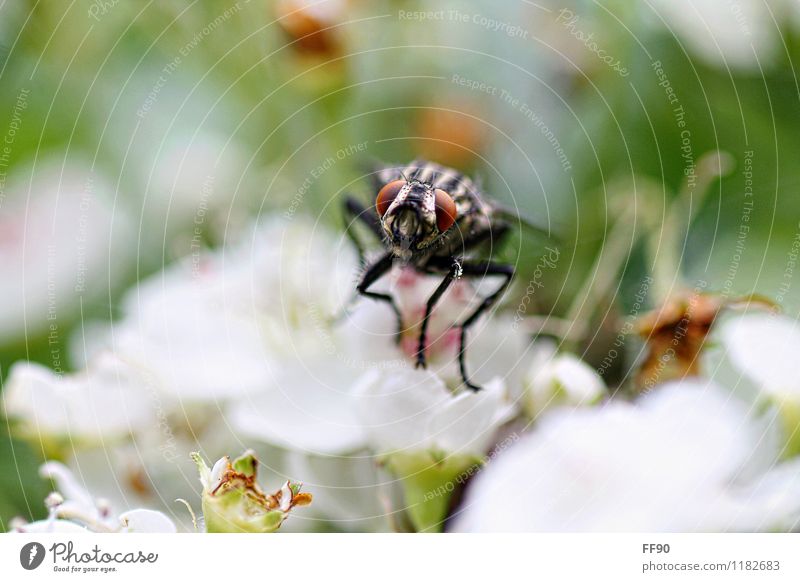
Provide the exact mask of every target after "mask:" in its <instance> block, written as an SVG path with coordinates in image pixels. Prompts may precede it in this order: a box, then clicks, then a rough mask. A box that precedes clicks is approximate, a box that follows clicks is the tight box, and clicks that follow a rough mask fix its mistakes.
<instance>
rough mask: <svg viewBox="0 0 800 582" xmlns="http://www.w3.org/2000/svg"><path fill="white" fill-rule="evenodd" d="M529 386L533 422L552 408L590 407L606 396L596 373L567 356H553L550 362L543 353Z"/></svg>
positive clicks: (528, 402) (527, 400)
mask: <svg viewBox="0 0 800 582" xmlns="http://www.w3.org/2000/svg"><path fill="white" fill-rule="evenodd" d="M545 358H546V359H545ZM526 384H527V390H526V393H525V398H524V403H525V408H526V410H527V412H528V414H529V415H530V416H531V417H534V418H535V417H536V416H537V415H538V414H540V413H541V412H542V411H543V410H545V409H546V408H548V407H550V406H554V405H568V406H581V405H586V404H591V403H594V402H596V401H597V400H599V399H600V398H602V396H603V395H604V394H605V393H606V390H605V384H604V383H603V380H602V379H601V378H600V376H599V375H598V374H597V372H595V370H593V369H592V368H591V367H590V366H589V365H588V364H586V363H585V362H583V361H582V360H580V359H578V358H577V357H575V356H574V355H572V354H566V353H565V354H558V355H556V354H554V353H553V354H551V355H550V357H549V358H547V354H546V353H544V352H543V353H540V355H539V357H538V358H537V359H536V360H535V361H534V362H533V364H532V366H531V369H530V371H529V373H528V377H527V380H526Z"/></svg>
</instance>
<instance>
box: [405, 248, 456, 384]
mask: <svg viewBox="0 0 800 582" xmlns="http://www.w3.org/2000/svg"><path fill="white" fill-rule="evenodd" d="M460 277H461V263H460V262H459V261H458V260H455V259H454V260H453V262H452V264H451V265H450V270H449V271H447V274H446V275H445V276H444V279H442V282H441V283H439V286H438V287H437V288H436V291H434V292H433V295H431V296H430V297H429V298H428V303H427V304H426V305H425V317H423V318H422V325H421V326H420V332H419V347H418V349H417V363H416V367H417V368H419V367H422V368H424V367H425V366H426V362H425V344H427V343H428V320H429V319H430V317H431V313H432V312H433V308H434V307H436V304H437V303H438V302H439V299H441V298H442V295H443V294H444V292H445V291H447V288H448V287H450V285H451V284H452V283H453V281H455V280H457V279H459V278H460Z"/></svg>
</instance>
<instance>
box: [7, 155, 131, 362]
mask: <svg viewBox="0 0 800 582" xmlns="http://www.w3.org/2000/svg"><path fill="white" fill-rule="evenodd" d="M32 172H34V173H33V174H32V175H28V176H25V172H24V171H23V170H15V172H14V173H13V174H12V175H11V176H10V177H9V181H8V184H7V188H6V192H5V196H4V197H3V199H2V204H0V272H3V273H6V274H9V275H8V276H4V277H2V278H0V297H2V298H3V301H2V304H1V305H0V344H3V343H8V342H11V341H14V340H17V339H20V338H22V337H25V336H28V337H30V336H32V335H36V334H40V333H45V332H46V333H47V334H48V340H49V342H50V349H51V359H52V365H53V367H54V368H61V367H62V366H64V365H65V362H64V361H63V359H64V358H65V357H66V354H65V353H63V354H62V353H61V352H62V350H64V349H65V348H64V346H63V345H62V343H61V342H64V338H61V337H60V327H59V326H62V325H63V321H64V320H66V319H69V318H72V317H75V316H76V315H77V313H78V310H79V305H80V300H81V298H83V300H84V301H86V300H87V299H88V298H93V297H98V296H107V295H108V293H109V285H114V284H115V282H116V281H117V280H118V279H119V278H120V276H122V275H124V274H125V269H126V268H127V260H126V259H127V258H129V257H130V253H129V249H130V248H131V246H132V245H130V236H131V232H132V231H131V228H130V223H129V221H128V219H127V218H126V216H125V215H124V214H123V213H120V212H115V211H114V207H113V205H112V204H113V198H114V188H113V187H112V186H110V185H109V184H108V182H107V180H106V179H105V178H104V177H103V176H102V175H99V174H97V173H96V172H95V171H92V170H89V169H87V168H83V167H82V166H80V165H77V164H71V163H67V162H65V161H64V160H49V161H47V160H46V161H44V162H41V163H39V164H38V165H37V167H36V169H35V171H33V170H32ZM10 274H13V276H11V275H10Z"/></svg>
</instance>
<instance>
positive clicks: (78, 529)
mask: <svg viewBox="0 0 800 582" xmlns="http://www.w3.org/2000/svg"><path fill="white" fill-rule="evenodd" d="M11 532H12V533H59V534H61V533H64V534H75V533H91V532H90V531H89V530H88V529H86V528H85V527H83V526H81V525H78V524H77V523H73V522H71V521H67V520H64V519H43V520H41V521H33V522H31V523H26V524H25V525H23V526H21V527H20V528H18V529H14V530H11Z"/></svg>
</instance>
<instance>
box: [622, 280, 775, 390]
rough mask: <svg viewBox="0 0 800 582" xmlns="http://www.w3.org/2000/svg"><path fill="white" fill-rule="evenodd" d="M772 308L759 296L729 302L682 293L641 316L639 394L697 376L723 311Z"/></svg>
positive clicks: (703, 294) (720, 297) (714, 296)
mask: <svg viewBox="0 0 800 582" xmlns="http://www.w3.org/2000/svg"><path fill="white" fill-rule="evenodd" d="M750 304H760V305H769V306H772V305H773V304H772V303H771V302H769V300H767V299H765V298H763V297H759V296H755V295H753V296H747V297H739V298H734V299H729V298H727V297H725V296H723V295H720V294H716V293H708V292H700V293H697V292H695V293H692V294H688V293H684V294H680V295H678V296H676V297H674V298H672V299H670V300H668V301H667V302H665V303H664V305H662V306H661V308H660V309H658V310H654V311H651V312H650V313H647V314H645V315H643V316H642V317H641V318H640V319H639V321H638V324H637V326H636V331H637V332H638V334H639V335H640V336H641V337H642V338H643V339H644V340H645V341H646V342H647V356H646V357H645V360H644V362H643V363H642V366H641V368H640V369H639V373H638V375H637V378H636V387H637V389H638V390H639V391H647V390H650V389H652V388H653V387H654V386H656V385H657V384H661V383H663V382H667V381H669V380H677V379H680V378H685V377H687V376H697V375H699V374H700V352H701V350H702V349H703V346H704V344H705V340H706V337H707V336H708V333H709V332H710V331H711V326H712V325H713V323H714V321H715V320H716V318H717V316H718V315H719V313H720V311H722V310H723V309H724V308H727V307H731V306H740V305H750Z"/></svg>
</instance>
